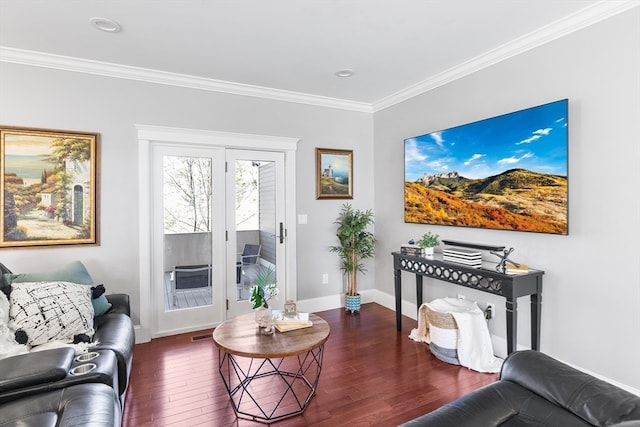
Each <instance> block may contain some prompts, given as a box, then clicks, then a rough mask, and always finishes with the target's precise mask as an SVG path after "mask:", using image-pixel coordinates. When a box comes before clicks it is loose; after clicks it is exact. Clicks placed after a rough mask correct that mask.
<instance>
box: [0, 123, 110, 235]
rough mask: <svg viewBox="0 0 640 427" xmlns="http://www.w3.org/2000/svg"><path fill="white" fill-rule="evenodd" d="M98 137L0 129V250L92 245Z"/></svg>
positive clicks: (82, 134) (95, 223)
mask: <svg viewBox="0 0 640 427" xmlns="http://www.w3.org/2000/svg"><path fill="white" fill-rule="evenodd" d="M97 144H98V134H97V133H87V132H76V131H61V130H47V129H30V128H10V127H2V128H0V211H1V212H2V215H1V216H0V248H6V247H37V246H57V245H82V244H97V243H98V242H97V210H96V209H97V206H96V194H97V186H98V180H97V165H98V163H97Z"/></svg>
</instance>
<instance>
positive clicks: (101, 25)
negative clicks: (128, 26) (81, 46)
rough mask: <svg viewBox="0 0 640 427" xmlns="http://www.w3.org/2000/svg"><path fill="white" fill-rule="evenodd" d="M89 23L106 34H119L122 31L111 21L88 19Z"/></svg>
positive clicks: (97, 18) (118, 25) (96, 18)
mask: <svg viewBox="0 0 640 427" xmlns="http://www.w3.org/2000/svg"><path fill="white" fill-rule="evenodd" d="M89 22H90V23H91V25H93V26H94V27H95V28H97V29H99V30H100V31H105V32H107V33H119V32H120V31H121V30H122V27H121V26H120V24H118V23H117V22H116V21H114V20H113V19H108V18H99V17H95V18H91V19H89Z"/></svg>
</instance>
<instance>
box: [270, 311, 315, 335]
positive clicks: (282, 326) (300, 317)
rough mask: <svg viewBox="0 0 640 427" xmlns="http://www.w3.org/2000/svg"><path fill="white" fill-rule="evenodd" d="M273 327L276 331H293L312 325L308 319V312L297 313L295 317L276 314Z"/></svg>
mask: <svg viewBox="0 0 640 427" xmlns="http://www.w3.org/2000/svg"><path fill="white" fill-rule="evenodd" d="M277 317H278V318H277V319H276V321H275V327H276V329H277V330H278V332H288V331H295V330H296V329H304V328H308V327H311V326H313V322H311V320H309V313H298V314H297V315H296V316H295V317H284V316H277Z"/></svg>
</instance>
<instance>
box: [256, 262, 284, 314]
mask: <svg viewBox="0 0 640 427" xmlns="http://www.w3.org/2000/svg"><path fill="white" fill-rule="evenodd" d="M275 282H276V270H275V268H274V267H273V266H269V267H268V268H260V269H259V271H258V275H257V276H256V284H255V285H254V286H253V287H252V288H251V299H250V301H251V303H253V308H254V309H256V308H259V307H265V308H269V305H268V304H267V301H269V300H270V299H271V298H273V297H275V296H276V295H278V292H279V290H278V287H277V286H276V283H275Z"/></svg>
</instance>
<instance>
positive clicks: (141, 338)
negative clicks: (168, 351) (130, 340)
mask: <svg viewBox="0 0 640 427" xmlns="http://www.w3.org/2000/svg"><path fill="white" fill-rule="evenodd" d="M133 332H134V334H135V337H136V344H141V343H145V342H149V341H151V331H150V330H149V328H143V327H142V326H140V325H135V326H134V327H133Z"/></svg>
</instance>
